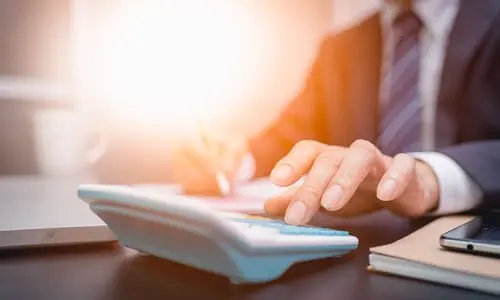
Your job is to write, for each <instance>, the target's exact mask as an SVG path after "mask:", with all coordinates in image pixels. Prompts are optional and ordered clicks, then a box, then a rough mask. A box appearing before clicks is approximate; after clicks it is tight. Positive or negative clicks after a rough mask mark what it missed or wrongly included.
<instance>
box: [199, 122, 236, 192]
mask: <svg viewBox="0 0 500 300" xmlns="http://www.w3.org/2000/svg"><path fill="white" fill-rule="evenodd" d="M198 128H199V133H200V136H201V139H202V141H203V145H204V146H205V148H207V149H210V148H211V147H210V146H211V145H210V141H209V139H208V137H207V136H206V134H205V132H204V130H203V127H202V125H201V123H200V122H198ZM215 169H216V170H215V181H216V183H217V188H218V189H219V192H220V193H221V195H222V196H228V195H229V194H230V192H231V183H230V182H229V179H228V178H227V176H226V174H224V172H223V171H222V170H220V168H215Z"/></svg>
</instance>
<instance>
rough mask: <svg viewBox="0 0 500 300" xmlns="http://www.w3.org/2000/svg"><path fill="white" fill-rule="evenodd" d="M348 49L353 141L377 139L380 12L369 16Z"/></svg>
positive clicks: (380, 57) (349, 107)
mask: <svg viewBox="0 0 500 300" xmlns="http://www.w3.org/2000/svg"><path fill="white" fill-rule="evenodd" d="M360 29H362V30H360V32H359V36H358V37H356V38H355V39H353V44H352V45H350V46H349V47H348V48H347V49H349V51H350V53H351V55H350V57H349V60H350V64H349V65H350V68H349V71H348V72H349V73H350V74H349V76H348V78H349V80H348V84H349V91H350V96H348V101H349V102H348V112H349V113H350V118H349V119H350V120H351V126H352V134H353V136H352V137H351V139H352V140H354V139H365V140H368V141H372V142H376V139H377V135H378V112H379V86H380V74H381V65H382V34H381V28H380V14H376V15H374V16H373V17H371V18H370V19H369V20H368V21H367V23H366V24H365V27H364V28H360Z"/></svg>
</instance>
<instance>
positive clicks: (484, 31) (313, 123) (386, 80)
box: [176, 0, 500, 224]
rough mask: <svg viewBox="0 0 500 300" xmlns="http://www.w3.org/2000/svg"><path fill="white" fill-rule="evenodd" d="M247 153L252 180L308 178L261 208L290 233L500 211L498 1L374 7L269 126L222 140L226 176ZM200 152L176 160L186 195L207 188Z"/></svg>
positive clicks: (325, 51) (331, 44)
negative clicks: (337, 218) (338, 221)
mask: <svg viewBox="0 0 500 300" xmlns="http://www.w3.org/2000/svg"><path fill="white" fill-rule="evenodd" d="M215 142H217V141H215ZM223 144H224V143H223ZM235 145H236V146H235ZM242 145H247V147H244V146H242ZM188 148H189V147H188ZM244 149H246V150H244ZM245 151H248V153H247V158H246V161H247V162H250V164H253V166H254V170H253V171H254V172H252V173H253V174H252V175H253V176H266V175H268V174H269V173H270V172H271V173H270V174H271V180H272V181H273V182H274V183H275V184H278V185H281V186H288V185H291V184H292V183H294V182H296V181H297V180H298V179H299V178H301V177H302V176H303V175H306V174H307V175H308V176H307V177H305V180H304V182H303V183H302V184H301V185H300V186H299V187H298V188H294V189H291V190H289V191H288V192H286V193H285V194H283V195H280V196H278V197H276V198H275V199H271V200H269V201H268V202H267V203H266V209H267V210H268V212H270V213H275V214H285V220H286V221H287V222H289V223H291V224H304V223H307V222H308V221H309V220H310V218H311V217H312V216H313V214H314V213H315V212H316V211H317V210H318V209H320V208H323V209H326V210H328V211H331V212H335V213H337V214H341V215H355V214H360V213H365V212H370V211H374V210H377V209H382V208H387V209H390V210H392V211H393V212H395V213H397V214H401V215H404V216H409V217H418V216H422V215H425V214H430V213H434V214H445V213H456V212H461V211H467V210H471V209H478V208H484V209H487V208H490V207H492V206H495V205H497V206H498V205H500V1H497V0H475V1H465V0H462V1H460V0H433V1H431V0H414V1H404V0H400V1H397V0H386V1H383V2H382V3H381V9H380V12H379V13H377V14H375V15H373V16H371V17H369V18H367V19H365V20H364V21H363V22H361V23H360V24H358V25H356V26H354V27H352V28H350V29H348V30H345V31H344V32H341V33H338V34H336V35H334V36H329V37H327V38H326V39H325V40H324V42H323V43H322V45H321V47H320V49H319V52H318V55H317V59H316V61H315V63H314V65H313V66H312V70H311V73H310V76H309V77H308V79H307V82H306V84H305V86H304V88H303V90H302V92H301V93H300V94H299V96H298V97H297V98H296V99H295V100H293V101H292V102H291V103H290V104H289V106H288V107H287V108H286V109H285V110H284V111H283V112H282V114H281V115H280V117H279V118H278V119H276V121H275V122H274V123H273V124H271V126H269V127H268V128H266V129H265V130H264V131H263V132H262V133H261V134H259V135H258V136H256V137H255V138H253V139H251V141H249V142H248V143H244V142H238V139H231V143H230V146H228V147H226V152H225V157H224V159H225V161H226V163H223V164H222V166H223V169H224V170H225V171H226V173H227V174H228V176H230V177H234V174H235V170H237V169H239V168H240V165H241V161H242V160H243V161H245V159H244V157H245V155H244V153H245ZM202 152H203V151H197V150H193V148H190V149H189V150H188V151H186V148H183V149H182V151H180V152H179V153H182V154H179V155H178V156H177V159H176V161H177V162H178V163H179V164H181V165H182V168H176V170H177V178H178V180H179V181H180V182H182V183H183V184H184V186H185V187H186V189H187V190H188V191H189V190H195V191H196V192H200V191H206V188H208V187H210V185H211V184H213V180H210V178H213V172H211V171H210V170H212V169H211V168H209V167H207V166H213V159H212V160H210V159H207V158H206V154H203V153H202ZM194 157H196V159H193V158H194ZM207 161H211V163H207ZM228 161H229V163H227V162H228ZM200 162H203V163H200ZM219 166H220V165H219Z"/></svg>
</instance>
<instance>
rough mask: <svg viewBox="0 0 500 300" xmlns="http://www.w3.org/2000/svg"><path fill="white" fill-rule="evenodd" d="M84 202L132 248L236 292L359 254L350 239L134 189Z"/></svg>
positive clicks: (85, 188) (108, 191)
mask: <svg viewBox="0 0 500 300" xmlns="http://www.w3.org/2000/svg"><path fill="white" fill-rule="evenodd" d="M78 196H79V197H80V198H81V199H83V200H85V201H86V202H87V203H88V204H89V205H90V208H91V209H92V211H94V212H95V213H96V214H97V215H98V216H99V217H100V218H101V219H102V220H103V221H104V222H105V223H106V224H107V225H108V226H109V228H110V229H111V230H112V231H113V232H114V234H115V235H116V237H117V238H118V240H119V241H120V242H121V243H122V244H124V245H125V246H127V247H130V248H134V249H137V250H139V251H141V252H145V253H149V254H151V255H154V256H157V257H161V258H164V259H167V260H171V261H175V262H178V263H181V264H185V265H189V266H191V267H194V268H198V269H202V270H205V271H208V272H212V273H216V274H219V275H223V276H226V277H228V278H229V279H230V280H231V281H232V282H233V283H235V284H240V283H262V282H268V281H271V280H274V279H276V278H279V277H280V276H281V275H282V274H283V273H284V272H285V271H286V270H287V269H289V268H290V266H292V265H293V264H295V263H298V262H302V261H309V260H313V259H320V258H326V257H336V256H341V255H344V254H346V253H347V252H350V251H352V250H354V249H356V248H357V246H358V239H357V238H356V237H355V236H352V235H350V234H349V233H348V232H346V231H342V230H334V229H328V228H319V227H311V226H292V225H288V224H286V223H284V222H283V221H281V220H274V219H268V218H264V217H260V216H250V215H246V214H241V213H228V212H222V211H219V210H216V209H214V208H213V207H211V206H209V205H205V204H204V203H203V201H195V200H193V199H190V198H188V197H184V196H182V195H172V194H162V193H158V192H152V191H148V190H141V189H138V188H136V187H132V186H114V185H81V186H80V187H79V189H78ZM235 201H237V200H235Z"/></svg>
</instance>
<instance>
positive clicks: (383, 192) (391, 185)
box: [378, 179, 396, 201]
mask: <svg viewBox="0 0 500 300" xmlns="http://www.w3.org/2000/svg"><path fill="white" fill-rule="evenodd" d="M395 192H396V181H395V180H394V179H387V180H386V181H384V182H382V184H381V185H380V191H379V195H378V198H379V199H380V200H382V201H387V200H392V198H393V195H394V193H395Z"/></svg>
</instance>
